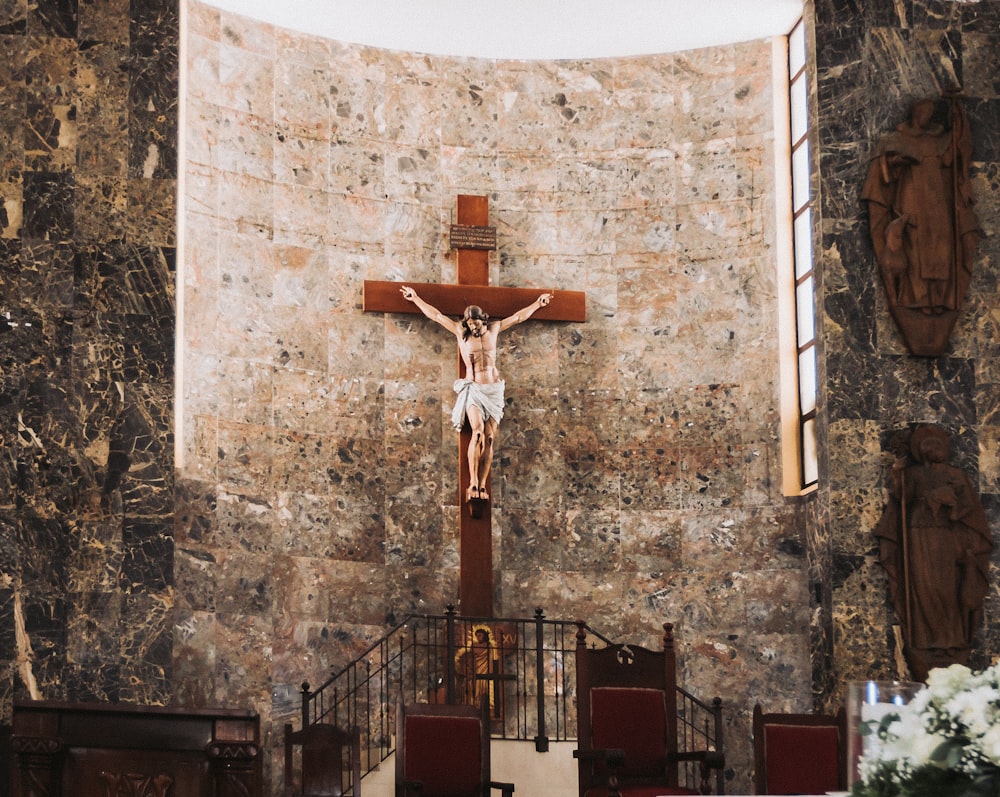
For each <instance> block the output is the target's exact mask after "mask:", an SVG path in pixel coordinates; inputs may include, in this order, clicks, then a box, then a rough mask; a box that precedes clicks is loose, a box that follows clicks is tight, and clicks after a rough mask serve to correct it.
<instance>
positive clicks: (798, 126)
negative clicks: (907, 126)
mask: <svg viewBox="0 0 1000 797" xmlns="http://www.w3.org/2000/svg"><path fill="white" fill-rule="evenodd" d="M807 54H808V53H807V50H806V28H805V24H804V23H803V21H802V20H799V22H798V24H796V26H795V27H794V28H792V31H791V33H789V34H788V78H789V82H788V99H789V127H790V141H791V152H792V157H791V168H792V241H793V245H792V258H793V261H794V265H795V268H794V271H795V343H796V353H797V358H796V364H797V371H798V393H799V459H800V474H799V476H800V486H801V487H802V488H806V487H809V486H811V485H814V484H816V482H817V481H818V479H819V469H818V454H817V449H816V439H817V438H816V403H817V401H816V400H817V394H818V389H817V384H818V383H817V378H818V377H817V371H816V312H815V309H816V306H815V295H816V294H815V287H816V285H815V271H814V268H813V235H812V228H813V225H812V209H813V197H812V191H811V189H810V170H809V162H810V157H809V79H808V75H809V73H808V70H807V69H806V65H807Z"/></svg>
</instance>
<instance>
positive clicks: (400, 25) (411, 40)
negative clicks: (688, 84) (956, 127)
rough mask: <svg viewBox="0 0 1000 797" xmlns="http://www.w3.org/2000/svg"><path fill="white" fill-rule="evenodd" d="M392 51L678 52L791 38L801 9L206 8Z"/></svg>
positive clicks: (223, 1)
mask: <svg viewBox="0 0 1000 797" xmlns="http://www.w3.org/2000/svg"><path fill="white" fill-rule="evenodd" d="M205 2H207V4H208V5H211V6H215V7H217V8H221V9H224V10H226V11H230V12H232V13H235V14H240V15H242V16H247V17H252V18H254V19H258V20H263V21H264V22H270V23H272V24H274V25H277V26H279V27H283V28H290V29H292V30H297V31H302V32H307V33H314V34H316V35H318V36H322V37H324V38H328V39H334V40H337V41H345V42H354V43H358V44H368V45H372V46H375V47H381V48H386V49H390V50H404V51H407V52H420V53H433V54H437V55H454V56H477V57H480V58H512V59H523V60H531V59H563V58H605V57H613V56H622V55H644V54H649V53H666V52H678V51H681V50H692V49H696V48H699V47H708V46H712V45H718V44H728V43H730V42H737V41H749V40H752V39H761V38H765V37H768V36H774V35H782V34H785V33H787V32H788V31H789V29H790V28H791V27H792V25H793V24H794V23H795V21H796V20H797V19H798V18H799V16H800V15H801V13H802V5H803V0H492V2H488V0H352V1H351V2H348V0H340V1H339V2H337V0H279V1H278V2H275V0H205Z"/></svg>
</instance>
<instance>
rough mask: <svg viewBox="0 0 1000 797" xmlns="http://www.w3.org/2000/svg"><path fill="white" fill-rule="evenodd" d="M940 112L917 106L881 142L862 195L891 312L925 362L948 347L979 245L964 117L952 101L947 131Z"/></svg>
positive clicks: (927, 102)
mask: <svg viewBox="0 0 1000 797" xmlns="http://www.w3.org/2000/svg"><path fill="white" fill-rule="evenodd" d="M937 106H938V103H937V102H936V101H935V100H933V99H924V100H920V101H919V102H917V103H916V104H914V106H913V109H912V113H911V117H910V120H909V121H907V122H905V123H903V124H901V125H899V127H897V128H896V130H894V131H893V132H892V133H889V134H888V135H886V136H885V137H883V138H882V140H881V141H880V142H879V144H878V149H877V151H876V154H875V157H874V158H873V160H872V162H871V165H870V167H869V170H868V177H867V179H866V180H865V185H864V189H863V191H862V194H861V197H862V199H863V200H865V201H866V202H867V203H868V217H869V226H870V230H871V239H872V244H873V246H874V248H875V255H876V257H877V259H878V265H879V270H880V272H881V276H882V283H883V286H884V287H885V292H886V298H887V300H888V303H889V310H890V312H891V313H892V316H893V318H894V319H895V321H896V323H897V325H898V327H899V329H900V332H901V333H902V335H903V338H904V339H905V341H906V344H907V347H908V348H909V350H910V352H911V353H913V354H915V355H919V356H927V357H936V356H938V355H941V354H943V353H944V351H945V349H946V347H947V345H948V340H949V338H950V337H951V332H952V329H953V328H954V326H955V321H956V320H957V318H958V312H959V310H960V309H961V307H962V302H963V300H964V298H965V293H966V289H967V288H968V285H969V280H970V279H971V276H972V260H973V256H974V254H975V250H976V246H977V244H978V243H979V240H980V238H981V237H982V231H981V230H980V228H979V224H978V223H977V221H976V216H975V214H974V213H973V210H972V204H973V199H972V191H971V189H970V185H969V162H970V160H971V156H972V138H971V135H970V133H969V125H968V120H967V118H966V115H965V111H964V109H963V108H962V105H961V104H960V103H959V102H958V101H957V99H956V98H954V97H953V98H951V101H950V103H949V108H950V114H949V115H950V124H951V126H950V128H948V129H946V128H945V127H944V126H943V125H941V124H939V123H937V122H936V121H935V113H936V110H937Z"/></svg>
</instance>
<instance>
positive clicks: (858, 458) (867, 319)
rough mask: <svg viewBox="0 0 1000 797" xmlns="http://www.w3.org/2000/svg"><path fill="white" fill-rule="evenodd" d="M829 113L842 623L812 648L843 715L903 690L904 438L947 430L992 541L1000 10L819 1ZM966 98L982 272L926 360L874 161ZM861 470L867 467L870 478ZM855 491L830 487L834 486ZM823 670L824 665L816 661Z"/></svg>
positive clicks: (827, 578) (825, 490)
mask: <svg viewBox="0 0 1000 797" xmlns="http://www.w3.org/2000/svg"><path fill="white" fill-rule="evenodd" d="M810 10H811V12H812V17H813V21H814V26H815V27H814V32H815V40H816V42H817V43H818V44H817V47H816V50H815V57H816V96H817V103H816V114H817V121H818V129H819V133H818V138H817V140H818V142H819V152H818V164H819V170H820V173H819V185H820V187H821V195H822V202H821V213H820V224H821V229H822V230H823V231H824V234H823V236H822V245H821V252H820V255H819V259H818V262H819V263H820V268H821V269H822V270H823V272H824V278H823V293H822V294H821V296H820V298H819V304H820V306H821V307H822V309H823V312H822V315H821V326H822V329H823V334H822V340H821V349H822V351H823V353H824V363H825V378H824V379H825V387H826V390H825V391H824V394H825V397H826V400H825V411H826V421H827V423H826V425H825V426H824V427H823V428H824V440H823V442H822V446H821V449H822V451H823V457H824V462H823V465H822V472H824V473H827V474H831V478H828V479H824V480H823V483H822V487H821V490H820V495H819V497H818V500H819V501H820V503H821V505H822V506H824V507H829V513H828V515H827V518H828V519H827V521H826V523H827V527H826V528H820V529H816V530H814V531H813V533H814V534H815V535H816V536H817V537H818V538H821V539H823V538H824V537H825V540H824V542H825V544H827V545H828V546H829V551H830V553H831V556H830V557H829V558H827V559H826V560H825V562H826V566H827V567H828V568H829V569H828V570H826V571H825V572H822V573H820V574H818V576H819V579H820V581H821V582H822V583H823V584H824V585H826V586H827V587H828V588H829V590H830V593H831V605H830V614H829V615H828V616H821V619H819V620H818V621H817V625H818V626H819V627H817V628H815V629H814V636H816V637H820V638H824V639H827V640H830V641H831V642H832V654H833V655H832V657H831V658H830V659H829V666H828V667H826V668H822V669H820V668H817V669H815V670H814V672H815V677H816V683H815V684H814V687H815V689H816V691H817V692H818V693H819V694H820V695H821V702H827V703H835V702H837V701H838V700H839V699H840V697H841V689H842V685H843V682H844V681H845V680H847V679H850V678H863V677H883V678H891V677H897V676H898V675H900V673H898V672H897V670H896V667H895V663H894V654H895V640H894V639H893V635H892V630H891V626H892V624H893V622H894V621H893V614H892V607H891V605H890V603H889V600H888V593H887V586H886V582H885V578H884V576H883V574H882V573H881V571H880V569H879V567H878V565H877V563H876V556H875V553H876V546H875V540H874V536H873V535H872V530H873V528H874V524H875V523H876V522H877V520H878V517H879V515H880V514H881V511H882V507H883V502H884V500H885V486H886V479H887V464H886V463H887V462H888V461H890V460H891V457H887V454H886V452H887V451H888V447H889V441H890V439H891V438H892V435H893V434H894V433H895V432H896V431H898V430H900V429H904V428H907V427H908V426H909V425H911V424H914V423H917V422H933V423H939V424H941V425H942V426H944V427H945V428H946V429H948V431H949V432H950V434H951V436H952V441H953V452H952V458H951V461H952V464H954V465H956V466H958V467H960V468H962V469H963V470H964V471H965V472H966V473H967V474H968V475H969V476H970V478H972V479H973V483H974V484H976V485H977V486H978V488H979V490H980V494H981V496H982V499H983V503H984V505H985V506H986V508H987V513H988V516H989V519H990V523H991V526H992V528H993V530H994V534H995V535H997V534H998V533H1000V513H998V511H997V508H998V504H1000V501H998V500H997V498H998V496H997V494H996V493H997V485H998V480H997V478H996V473H995V471H996V469H997V458H996V456H995V454H994V453H993V449H994V448H995V445H996V440H997V438H998V433H997V431H998V430H997V429H996V426H997V421H998V417H997V413H996V411H995V395H996V390H995V385H996V383H997V381H998V375H997V371H996V368H995V367H994V366H993V364H992V361H993V360H994V359H995V355H996V344H995V342H994V341H995V340H996V331H997V330H996V329H995V327H994V325H993V324H992V323H991V322H990V320H989V319H991V318H993V317H995V316H996V313H997V310H998V304H1000V297H998V295H997V292H996V290H995V287H996V273H995V266H993V265H992V264H994V263H996V262H997V261H998V258H1000V239H998V237H997V236H996V229H995V227H996V220H997V215H996V212H995V208H996V204H997V200H996V196H997V182H996V180H995V179H994V178H991V177H990V176H989V175H996V174H997V168H998V167H997V160H998V157H997V141H998V139H1000V133H998V131H1000V117H998V115H997V111H996V105H997V95H998V90H1000V83H998V81H997V78H996V74H997V65H998V56H997V53H998V52H1000V26H998V24H997V23H998V21H1000V5H998V4H996V3H954V2H946V1H945V0H906V2H893V1H892V0H875V1H874V2H867V3H853V2H846V0H845V1H843V2H842V1H841V0H815V1H814V2H812V3H810ZM952 89H958V90H960V91H961V96H962V98H963V100H962V101H963V103H964V104H965V107H966V109H967V111H968V113H969V117H970V126H971V129H972V135H973V140H974V144H973V147H974V154H973V159H974V164H973V175H974V179H975V191H976V200H977V203H978V204H977V209H978V212H979V220H980V224H981V225H982V226H983V228H984V230H985V231H986V238H985V239H984V241H983V243H982V245H981V246H980V251H979V253H978V257H977V263H976V269H977V271H976V274H975V276H974V279H973V283H972V286H971V287H970V295H969V297H968V301H967V302H966V306H965V311H964V313H963V318H962V319H961V320H960V322H959V324H958V326H957V327H956V330H955V333H954V335H953V336H952V342H951V345H950V347H949V351H948V352H947V353H946V354H945V355H944V356H941V357H938V358H915V357H912V356H910V355H909V354H908V353H907V351H906V349H905V346H903V345H902V342H901V339H900V336H899V334H898V332H897V331H896V329H895V327H894V324H893V322H892V320H891V318H890V317H889V315H888V311H887V309H886V306H885V301H884V297H883V294H882V287H881V284H880V282H879V277H878V274H877V271H876V267H875V261H874V255H873V253H872V250H871V246H870V243H869V239H868V228H867V217H866V213H867V211H866V208H865V207H864V206H863V203H862V202H861V201H860V191H861V185H862V183H863V180H864V177H865V173H866V170H867V164H868V155H869V153H870V152H871V151H872V148H873V147H874V146H875V144H876V142H877V141H878V139H879V137H880V136H882V135H883V134H885V133H886V132H888V131H890V130H891V129H892V128H894V127H895V126H896V125H898V124H900V123H901V122H903V121H905V119H906V118H907V116H908V114H909V108H910V106H911V104H912V103H913V101H915V100H917V99H920V98H922V97H924V96H937V95H940V94H942V93H943V92H945V91H948V90H952ZM859 463H861V465H860V467H859ZM838 473H841V474H848V473H850V474H851V478H840V479H838V478H832V475H833V474H838ZM998 561H1000V558H998ZM998 592H1000V591H998V589H997V587H996V585H994V590H993V593H992V595H991V597H990V599H989V600H988V602H987V607H986V622H985V624H984V629H983V632H982V634H981V636H980V642H979V645H978V647H977V649H976V651H975V653H974V657H973V658H974V662H978V663H980V664H981V663H983V662H985V661H988V660H989V659H991V658H992V657H994V656H996V654H997V653H998V652H1000V630H998V629H997V623H996V617H997V611H998V610H1000V601H998V600H997V598H996V596H997V594H998ZM814 664H815V658H814Z"/></svg>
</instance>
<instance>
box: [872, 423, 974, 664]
mask: <svg viewBox="0 0 1000 797" xmlns="http://www.w3.org/2000/svg"><path fill="white" fill-rule="evenodd" d="M902 445H903V446H905V447H906V448H908V449H909V457H907V456H906V451H905V449H902V450H900V451H897V452H896V453H897V458H896V461H895V462H894V464H893V466H892V472H891V480H890V484H889V502H888V504H887V505H886V509H885V512H884V514H883V515H882V519H881V520H880V521H879V525H878V528H877V529H876V531H875V535H876V537H877V538H878V541H879V562H880V564H881V565H882V567H883V568H884V569H885V571H886V574H887V576H888V578H889V589H890V593H891V596H892V601H893V605H894V607H895V610H896V615H897V616H898V617H899V620H900V622H901V624H902V629H903V638H904V644H905V648H906V650H905V651H904V653H905V654H906V659H907V662H908V663H909V666H910V670H911V674H912V676H913V677H914V678H916V679H918V680H921V681H922V680H924V679H926V677H927V671H928V669H930V668H932V667H939V666H947V665H949V664H953V663H959V664H965V663H966V662H967V661H968V658H969V653H970V650H971V648H972V643H973V637H974V636H975V633H976V631H977V629H978V627H979V624H980V621H981V619H982V607H983V600H984V599H985V597H986V593H987V591H988V588H989V564H990V553H991V552H992V550H993V540H992V536H991V535H990V529H989V524H988V522H987V519H986V512H985V510H984V509H983V506H982V504H981V503H980V501H979V498H978V496H977V495H976V492H975V490H974V489H973V487H972V482H971V481H970V480H969V478H968V477H967V476H966V475H965V473H964V472H962V471H961V470H959V469H958V468H955V467H953V466H951V465H949V464H948V463H947V460H948V454H949V450H950V447H951V441H950V439H949V437H948V433H947V432H945V430H944V429H942V428H941V427H940V426H934V425H921V426H918V427H917V428H916V429H914V431H913V433H912V434H911V435H910V437H909V440H908V445H907V441H906V440H905V439H904V440H903V441H902Z"/></svg>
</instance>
